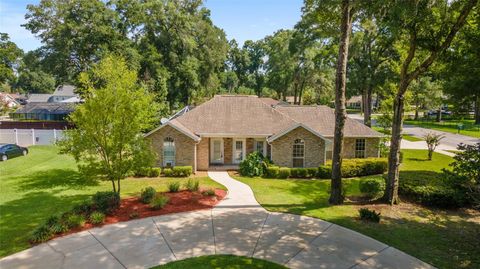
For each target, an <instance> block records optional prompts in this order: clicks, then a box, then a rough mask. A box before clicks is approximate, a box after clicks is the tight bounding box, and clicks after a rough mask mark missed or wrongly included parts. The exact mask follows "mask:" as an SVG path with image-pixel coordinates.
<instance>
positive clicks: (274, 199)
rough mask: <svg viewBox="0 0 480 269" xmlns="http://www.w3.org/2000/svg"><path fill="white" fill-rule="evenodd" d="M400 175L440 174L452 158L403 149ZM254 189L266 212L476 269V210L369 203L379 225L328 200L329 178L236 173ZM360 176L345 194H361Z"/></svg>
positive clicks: (479, 225) (350, 206) (479, 251)
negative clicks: (338, 228)
mask: <svg viewBox="0 0 480 269" xmlns="http://www.w3.org/2000/svg"><path fill="white" fill-rule="evenodd" d="M403 152H404V157H403V158H404V163H403V164H402V165H401V177H405V176H438V175H439V172H440V170H441V168H448V164H449V163H450V162H451V161H452V158H451V157H448V156H445V155H442V154H438V153H434V156H433V160H432V161H426V160H425V159H426V157H427V152H426V151H425V150H404V151H403ZM236 178H237V179H239V180H240V181H242V182H244V183H246V184H248V185H250V187H252V189H253V191H254V193H255V197H256V199H257V200H258V201H259V202H260V203H261V204H262V206H264V207H265V208H267V209H268V210H270V211H280V212H290V213H294V214H301V215H307V216H312V217H317V218H321V219H324V220H327V221H330V222H334V223H336V224H339V225H342V226H344V227H348V228H350V229H353V230H356V231H358V232H360V233H363V234H366V235H368V236H371V237H373V238H375V239H377V240H380V241H382V242H384V243H387V244H389V245H391V246H394V247H396V248H398V249H400V250H403V251H405V252H407V253H409V254H411V255H413V256H415V257H418V258H420V259H422V260H424V261H426V262H428V263H431V264H433V265H434V266H436V267H439V268H479V267H480V248H479V247H478V235H479V234H480V213H479V212H478V211H473V210H459V211H448V210H438V209H429V208H425V207H421V206H418V205H414V204H410V203H402V204H400V205H398V206H394V207H390V206H387V205H383V204H373V205H369V206H368V207H369V208H373V209H375V210H377V211H380V212H381V213H382V221H381V223H380V224H373V223H364V222H362V221H360V220H358V209H359V208H360V207H362V206H361V205H358V204H357V203H354V202H351V201H347V202H346V203H345V205H341V206H330V205H329V204H328V196H329V194H328V190H329V187H330V181H329V180H295V179H288V180H280V179H262V178H245V177H236ZM359 180H360V179H359V178H353V179H346V180H344V183H346V185H347V188H346V189H347V196H351V197H353V196H357V195H359V194H360V193H359V189H358V183H359Z"/></svg>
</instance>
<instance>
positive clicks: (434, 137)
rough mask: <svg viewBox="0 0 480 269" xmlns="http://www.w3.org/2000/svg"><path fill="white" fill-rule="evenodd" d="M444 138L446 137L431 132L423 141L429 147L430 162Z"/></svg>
mask: <svg viewBox="0 0 480 269" xmlns="http://www.w3.org/2000/svg"><path fill="white" fill-rule="evenodd" d="M443 138H445V136H443V135H441V134H436V133H433V132H429V133H427V134H426V135H424V136H423V139H424V140H425V142H426V143H427V147H428V160H429V161H431V160H432V156H433V152H434V151H435V149H436V148H437V147H438V145H440V140H442V139H443Z"/></svg>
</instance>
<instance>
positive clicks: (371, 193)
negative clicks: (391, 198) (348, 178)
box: [359, 177, 386, 199]
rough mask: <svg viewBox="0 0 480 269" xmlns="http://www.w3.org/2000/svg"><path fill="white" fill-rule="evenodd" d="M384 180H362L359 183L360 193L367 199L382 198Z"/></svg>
mask: <svg viewBox="0 0 480 269" xmlns="http://www.w3.org/2000/svg"><path fill="white" fill-rule="evenodd" d="M385 185H386V184H385V179H384V178H381V177H380V178H362V179H361V180H360V183H359V188H360V192H361V193H363V194H365V195H366V196H367V197H368V198H371V199H374V198H379V197H382V196H383V194H384V193H385Z"/></svg>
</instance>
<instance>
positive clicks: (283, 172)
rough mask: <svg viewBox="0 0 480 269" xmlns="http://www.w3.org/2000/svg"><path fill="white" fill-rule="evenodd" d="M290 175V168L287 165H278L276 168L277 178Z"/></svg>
mask: <svg viewBox="0 0 480 269" xmlns="http://www.w3.org/2000/svg"><path fill="white" fill-rule="evenodd" d="M289 176H290V168H288V167H280V169H279V170H278V178H281V179H285V178H288V177H289Z"/></svg>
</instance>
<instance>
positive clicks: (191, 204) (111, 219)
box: [52, 189, 227, 239]
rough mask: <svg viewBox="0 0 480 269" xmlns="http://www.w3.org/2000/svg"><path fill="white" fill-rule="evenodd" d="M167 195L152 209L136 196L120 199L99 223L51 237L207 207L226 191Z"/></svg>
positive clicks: (181, 192) (186, 192) (213, 203)
mask: <svg viewBox="0 0 480 269" xmlns="http://www.w3.org/2000/svg"><path fill="white" fill-rule="evenodd" d="M163 194H164V195H166V196H168V197H169V198H170V200H169V201H168V203H167V205H165V207H164V208H162V209H158V210H154V209H152V208H151V207H150V205H148V204H144V203H142V202H140V199H139V198H138V197H130V198H125V199H122V201H121V203H120V208H119V209H117V210H116V211H115V213H114V214H112V215H107V216H106V217H105V221H104V223H103V224H100V225H93V224H91V223H89V222H87V223H85V225H83V227H80V228H75V229H71V230H69V231H68V232H65V233H62V234H57V235H55V236H54V237H53V238H52V239H54V238H57V237H62V236H65V235H68V234H72V233H77V232H81V231H85V230H88V229H91V228H94V227H101V226H103V225H108V224H113V223H117V222H122V221H128V220H132V219H141V218H147V217H153V216H160V215H165V214H172V213H179V212H187V211H193V210H200V209H209V208H212V207H214V206H215V205H216V204H218V202H220V201H221V200H222V199H223V198H225V196H226V195H227V192H226V191H225V190H221V189H216V190H215V196H206V195H202V193H201V191H200V192H191V191H179V192H176V193H168V192H167V193H163Z"/></svg>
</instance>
